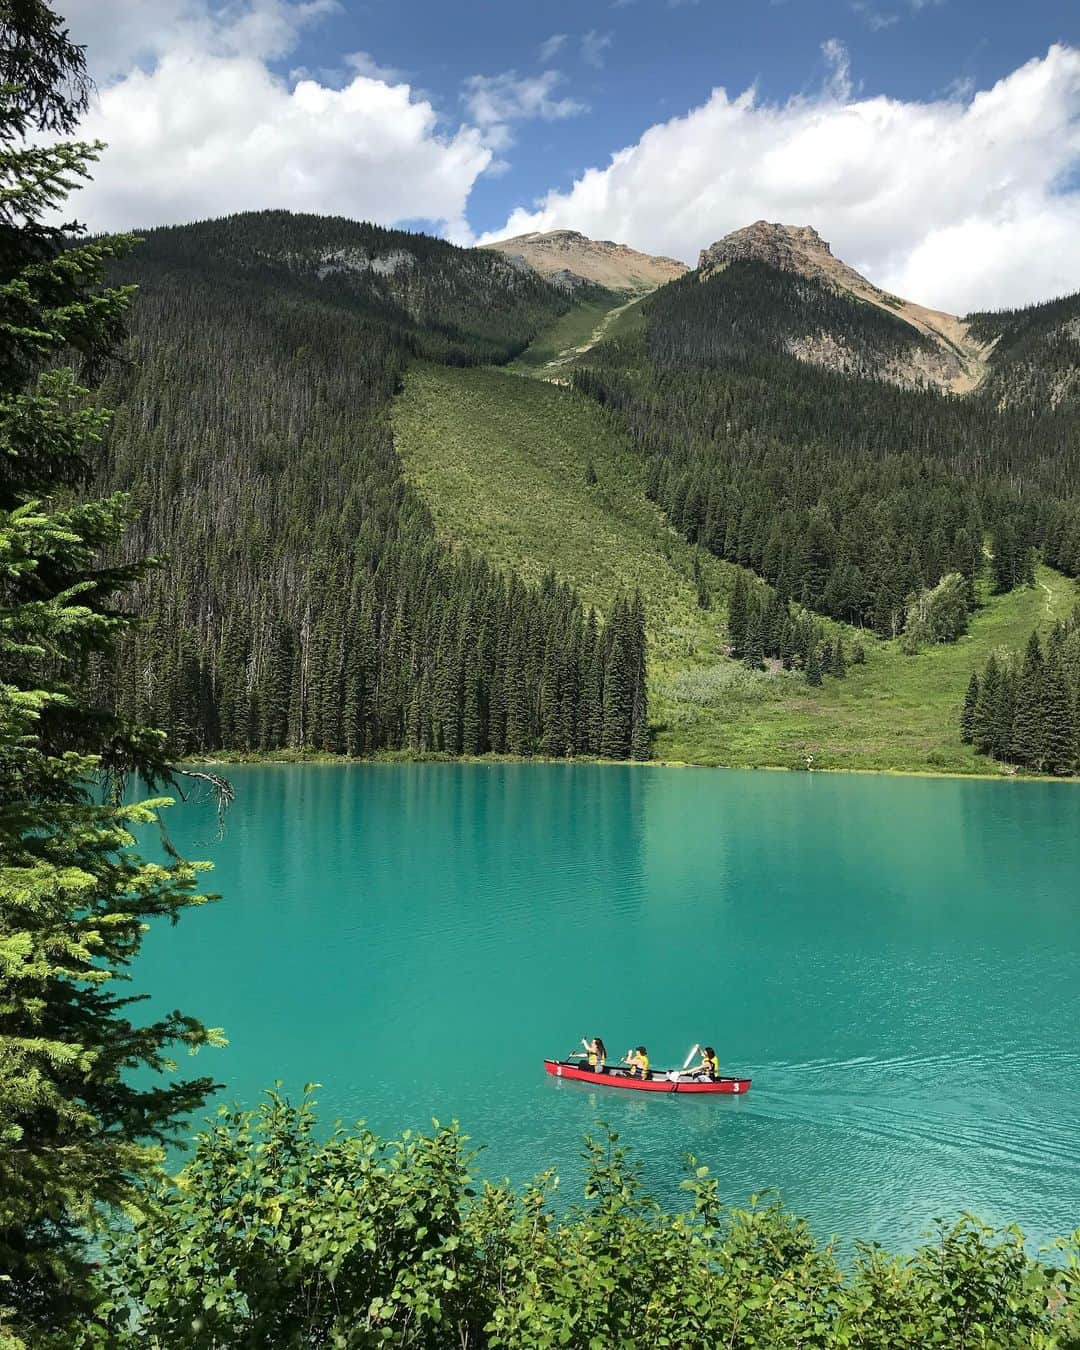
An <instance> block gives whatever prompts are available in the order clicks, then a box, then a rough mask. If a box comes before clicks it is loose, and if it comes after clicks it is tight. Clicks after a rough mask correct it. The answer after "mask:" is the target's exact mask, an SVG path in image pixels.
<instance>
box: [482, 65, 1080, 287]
mask: <svg viewBox="0 0 1080 1350" xmlns="http://www.w3.org/2000/svg"><path fill="white" fill-rule="evenodd" d="M840 69H841V66H840V65H839V64H834V66H833V71H834V75H833V78H832V80H831V81H830V82H828V83H827V84H826V86H825V88H824V89H823V90H822V91H821V92H820V93H819V94H818V95H816V96H814V97H798V98H792V99H790V100H788V101H787V102H786V103H782V104H770V103H766V102H764V101H762V100H760V99H759V98H758V95H757V92H756V90H754V89H753V88H751V89H748V90H746V91H745V92H743V93H742V94H739V95H738V96H737V97H731V96H729V95H728V93H727V92H726V91H725V90H723V89H717V90H714V92H713V93H712V95H711V96H710V98H709V99H708V101H707V102H706V103H704V104H703V105H701V106H700V107H698V108H695V109H693V110H692V111H691V112H689V113H687V114H686V115H685V116H683V117H677V118H673V119H672V120H670V121H668V122H664V123H660V124H658V125H656V126H653V127H651V128H650V129H649V130H648V131H646V132H645V134H644V135H643V136H642V137H641V139H640V140H639V141H638V142H636V143H635V144H633V145H630V146H627V147H626V148H625V149H622V150H619V151H618V152H617V153H616V154H615V155H613V156H612V159H611V161H610V163H609V164H608V165H607V166H606V167H604V168H591V169H588V170H587V171H586V172H585V173H583V174H582V175H581V177H580V178H578V179H577V181H576V182H575V183H574V185H573V187H572V188H571V189H570V190H569V191H566V192H557V191H552V192H549V193H548V194H547V196H546V197H545V198H543V199H542V201H541V202H540V203H539V204H538V205H537V207H536V209H535V210H526V209H523V208H519V209H517V210H515V211H514V212H512V213H511V215H510V217H509V219H508V220H507V222H506V225H505V226H504V227H503V228H502V229H501V230H499V231H496V232H494V233H492V234H491V235H489V236H485V238H498V237H505V236H506V235H511V234H522V233H524V232H525V231H527V230H548V229H555V228H572V229H578V230H582V231H583V232H584V233H586V234H589V235H592V236H593V237H594V238H603V239H619V240H624V241H625V242H627V243H630V244H633V245H634V246H635V247H637V248H644V249H649V250H651V251H653V252H657V253H666V254H671V255H674V256H676V257H681V258H684V259H685V260H686V261H688V262H691V263H693V262H695V261H696V260H697V254H698V251H699V249H700V248H701V247H702V246H704V245H707V244H709V243H710V242H712V241H713V240H714V239H717V238H719V237H720V236H721V235H723V234H726V233H727V232H728V231H730V230H733V229H737V228H739V227H740V226H742V225H746V224H748V223H749V222H751V221H753V220H757V219H760V218H765V219H768V220H778V221H783V222H785V223H788V224H797V225H801V224H810V225H814V226H815V227H816V228H817V229H818V230H820V232H821V233H822V235H823V236H824V237H825V238H826V239H828V240H830V241H831V243H832V245H833V250H834V252H836V253H837V254H838V255H839V256H840V257H842V258H844V259H845V260H846V261H848V262H850V263H851V264H852V265H853V266H855V267H858V268H859V269H860V271H863V272H865V273H866V274H867V275H868V276H869V277H870V278H871V279H872V280H873V281H875V282H877V283H878V284H879V285H882V286H885V287H887V288H889V289H892V290H895V291H897V292H899V293H900V294H902V295H905V296H907V297H909V298H911V299H913V300H919V301H922V302H923V303H926V304H931V305H936V306H939V307H941V308H943V309H950V310H953V311H954V312H961V313H963V312H966V311H967V310H970V309H975V308H979V309H981V308H987V307H993V306H998V305H1015V304H1023V303H1025V302H1027V301H1029V300H1034V299H1041V298H1046V297H1048V296H1051V295H1055V294H1060V293H1063V292H1065V291H1069V290H1076V289H1078V288H1080V247H1078V243H1077V241H1078V240H1080V192H1077V191H1076V190H1073V191H1068V192H1067V191H1064V190H1062V184H1063V183H1065V182H1066V181H1067V180H1068V176H1069V175H1070V173H1073V174H1075V171H1076V167H1077V164H1078V163H1080V50H1077V49H1076V48H1070V47H1065V46H1054V47H1051V48H1050V50H1049V51H1048V52H1047V54H1046V56H1045V57H1043V58H1041V59H1038V60H1033V61H1029V62H1028V63H1027V64H1026V65H1024V66H1021V67H1020V68H1019V69H1018V70H1016V71H1014V72H1013V73H1012V74H1010V75H1008V76H1007V77H1005V78H1004V79H1002V80H1000V81H999V82H998V83H997V84H996V85H994V86H993V87H992V88H990V89H986V90H983V91H981V92H978V93H976V94H974V95H973V96H972V97H970V98H964V97H953V98H942V99H939V100H936V101H933V102H928V103H917V102H902V101H900V100H897V99H889V98H884V97H879V98H854V99H853V98H852V97H851V95H850V91H849V90H848V91H845V88H844V87H843V82H842V81H841V82H840V84H839V85H838V83H837V79H836V74H837V72H839V71H840ZM844 78H845V79H847V80H848V81H849V79H850V77H849V76H848V75H847V73H846V71H845V72H844Z"/></svg>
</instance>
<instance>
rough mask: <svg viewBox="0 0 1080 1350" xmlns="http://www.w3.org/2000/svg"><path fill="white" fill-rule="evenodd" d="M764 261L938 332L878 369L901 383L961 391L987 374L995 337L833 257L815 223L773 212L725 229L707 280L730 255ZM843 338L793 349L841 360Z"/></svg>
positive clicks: (709, 251) (826, 360)
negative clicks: (777, 218)
mask: <svg viewBox="0 0 1080 1350" xmlns="http://www.w3.org/2000/svg"><path fill="white" fill-rule="evenodd" d="M745 261H756V262H762V263H765V264H766V265H767V266H769V267H775V268H777V269H778V270H779V271H781V272H793V273H796V274H797V275H799V276H803V277H809V278H811V279H813V280H815V281H820V282H823V283H825V284H826V285H828V286H832V287H833V288H834V289H835V290H838V291H846V292H847V293H848V294H849V295H851V296H853V297H854V298H855V299H857V300H863V301H865V302H866V303H867V304H871V305H876V306H877V307H878V308H879V309H883V310H885V311H887V312H888V313H889V314H892V315H894V316H895V317H896V318H898V319H902V320H903V321H904V322H905V323H907V324H910V325H911V327H912V328H914V329H915V330H916V331H917V332H919V333H921V334H922V335H923V336H924V337H927V338H929V339H930V340H931V342H932V343H933V344H934V347H935V348H936V351H935V352H934V353H927V352H926V350H925V348H923V349H922V350H920V351H917V352H916V351H914V350H913V352H912V354H911V359H910V361H907V362H898V363H897V362H894V363H891V365H890V367H889V368H888V369H883V370H881V371H880V372H878V373H879V374H880V375H882V376H883V377H884V378H886V379H889V380H892V381H894V382H895V383H897V384H910V385H917V384H927V383H929V384H935V385H937V386H938V387H939V388H942V389H948V390H951V391H952V392H953V393H955V394H965V393H968V392H970V391H971V390H972V389H974V388H975V387H976V386H977V385H978V384H979V383H980V382H981V381H982V379H983V377H984V375H985V374H986V357H987V356H988V355H989V352H990V350H991V347H992V345H993V344H992V343H991V344H986V343H980V342H978V341H977V340H976V339H975V338H974V337H973V336H972V335H971V333H970V331H969V328H968V325H967V324H966V323H965V322H964V321H963V320H962V319H959V318H957V317H956V315H955V314H945V313H943V312H942V311H941V310H937V309H927V308H926V307H925V306H923V305H916V304H913V303H912V302H911V301H910V300H902V299H901V298H900V297H899V296H895V295H890V294H889V293H888V292H887V291H883V290H881V289H880V288H879V287H877V286H875V285H874V284H873V282H871V281H867V279H866V278H865V277H864V276H862V275H861V273H859V272H856V271H855V269H854V268H853V267H849V266H848V265H847V263H845V262H842V261H841V260H840V259H839V258H835V257H833V252H832V249H831V248H830V247H829V245H828V244H827V243H826V242H825V240H824V239H822V237H821V235H820V234H818V232H817V230H815V229H813V228H812V227H811V226H809V225H778V224H773V223H771V222H770V221H767V220H758V221H755V222H754V224H753V225H747V226H746V227H745V228H744V229H741V230H735V231H734V232H733V233H732V234H728V235H725V236H724V238H723V239H720V240H718V242H717V243H715V244H712V245H710V246H709V247H708V248H705V249H702V251H701V257H700V258H699V260H698V271H699V273H700V275H701V277H702V280H706V279H708V277H710V276H713V275H715V273H717V272H719V271H721V270H722V269H723V268H725V267H726V266H727V265H728V263H732V262H745ZM834 348H835V343H833V342H831V340H830V339H829V338H828V336H827V335H822V336H821V339H820V341H819V340H816V339H815V338H807V337H800V338H799V339H798V340H797V343H796V345H794V346H793V349H792V352H793V355H796V356H798V357H799V358H800V359H802V360H805V361H812V362H815V363H816V364H820V365H828V366H830V367H834V368H842V364H843V363H842V362H841V365H840V367H836V365H835V357H836V352H835V351H834Z"/></svg>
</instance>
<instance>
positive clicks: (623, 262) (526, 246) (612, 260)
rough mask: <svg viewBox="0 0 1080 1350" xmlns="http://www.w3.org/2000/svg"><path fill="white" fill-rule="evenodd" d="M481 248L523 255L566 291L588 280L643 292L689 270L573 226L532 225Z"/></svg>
mask: <svg viewBox="0 0 1080 1350" xmlns="http://www.w3.org/2000/svg"><path fill="white" fill-rule="evenodd" d="M484 247H485V248H490V249H495V250H496V251H497V252H499V253H503V254H505V255H506V256H507V257H511V258H513V257H517V258H524V260H525V261H526V262H527V263H528V264H529V265H530V267H533V268H535V269H536V271H537V272H539V273H540V274H541V276H544V277H547V278H548V280H549V281H554V282H555V284H556V285H559V286H563V287H565V288H566V289H568V290H573V289H574V287H575V286H580V285H582V284H584V283H586V282H588V283H591V284H593V285H595V286H606V287H607V288H608V289H609V290H612V291H631V292H634V293H642V292H645V291H651V290H655V289H656V287H657V286H662V285H663V284H664V282H666V281H674V280H675V279H676V278H677V277H681V276H682V275H683V274H684V273H685V272H688V271H689V270H690V269H689V268H688V267H687V266H686V264H685V263H682V262H678V261H677V260H676V259H675V258H663V257H654V256H653V255H652V254H649V253H639V252H638V251H637V249H633V248H630V247H629V246H628V245H627V244H617V243H615V242H614V241H613V240H611V239H589V238H588V237H587V236H586V235H584V234H582V233H581V232H580V231H578V230H545V231H541V230H536V231H533V232H532V233H531V234H519V235H516V236H515V237H514V238H513V239H500V240H498V241H497V242H496V243H494V244H485V245H484Z"/></svg>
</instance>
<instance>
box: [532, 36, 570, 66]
mask: <svg viewBox="0 0 1080 1350" xmlns="http://www.w3.org/2000/svg"><path fill="white" fill-rule="evenodd" d="M566 42H567V34H566V33H552V35H551V36H550V37H549V38H548V39H547V40H546V41H544V42H541V44H540V52H539V55H538V56H537V60H538V61H542V62H543V61H550V60H551V58H552V57H553V56H555V55H557V53H559V52H561V51H562V49H563V48H564V47H565V46H566Z"/></svg>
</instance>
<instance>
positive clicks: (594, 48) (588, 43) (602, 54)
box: [581, 28, 615, 70]
mask: <svg viewBox="0 0 1080 1350" xmlns="http://www.w3.org/2000/svg"><path fill="white" fill-rule="evenodd" d="M614 40H615V39H614V37H613V35H612V34H611V33H598V32H597V31H596V29H595V28H590V29H589V31H588V32H587V33H585V34H583V35H582V38H581V59H582V60H583V61H584V62H585V64H586V65H587V66H595V67H596V69H597V70H599V69H600V67H601V66H602V65H603V64H604V61H605V60H606V59H607V49H608V48H609V47H610V46H611V44H612V42H614Z"/></svg>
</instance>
